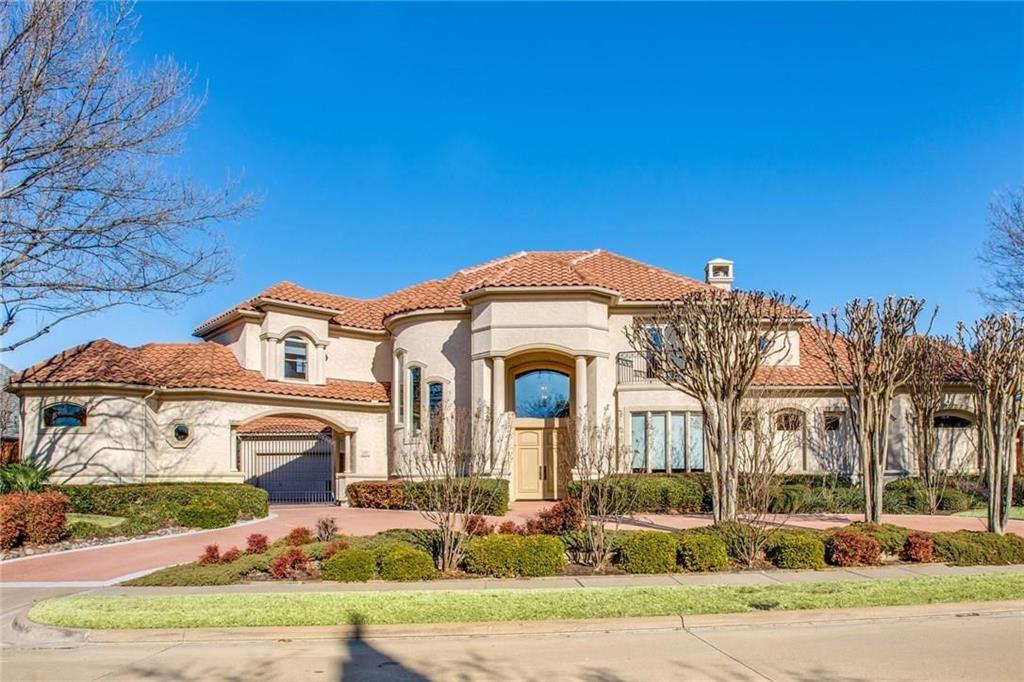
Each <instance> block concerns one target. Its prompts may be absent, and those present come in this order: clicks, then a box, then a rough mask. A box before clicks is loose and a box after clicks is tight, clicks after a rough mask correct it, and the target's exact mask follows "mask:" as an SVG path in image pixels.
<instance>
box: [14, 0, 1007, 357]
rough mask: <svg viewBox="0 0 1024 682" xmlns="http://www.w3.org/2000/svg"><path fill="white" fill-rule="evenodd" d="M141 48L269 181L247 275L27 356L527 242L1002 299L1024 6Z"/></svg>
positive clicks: (836, 294) (259, 187)
mask: <svg viewBox="0 0 1024 682" xmlns="http://www.w3.org/2000/svg"><path fill="white" fill-rule="evenodd" d="M139 13H140V15H141V31H142V38H141V40H140V41H139V43H138V44H137V45H136V46H135V48H134V53H135V55H136V57H137V58H138V59H140V60H146V59H150V58H152V57H154V56H157V55H166V54H173V55H174V57H175V58H176V59H177V60H178V61H179V62H181V63H183V64H186V65H188V66H190V67H192V68H194V69H195V70H196V72H197V77H198V78H197V81H198V86H199V87H202V86H204V85H205V86H206V87H207V88H208V93H209V101H208V104H207V106H206V109H205V110H204V111H203V113H202V115H201V117H200V119H199V121H198V125H197V126H196V128H195V129H194V130H193V131H192V133H191V135H190V138H189V142H188V151H187V153H186V155H185V156H184V157H183V158H182V159H181V162H180V163H181V165H182V166H183V167H184V168H185V169H186V170H187V171H188V172H190V173H191V174H193V175H195V176H196V177H198V178H200V179H202V180H204V181H206V182H209V183H210V184H219V183H220V182H222V181H223V179H224V178H225V177H226V176H227V174H228V173H229V172H231V173H238V172H240V171H244V173H245V185H246V187H247V188H248V189H250V190H252V191H255V192H257V193H259V194H260V195H262V197H263V201H262V206H261V208H260V210H259V212H258V213H257V214H256V215H255V216H254V217H252V218H251V219H249V220H246V221H245V222H244V223H242V224H239V225H237V226H232V227H229V228H228V235H229V239H230V242H231V244H232V248H233V251H234V254H235V256H236V263H237V272H236V276H235V278H234V279H233V280H232V281H231V282H230V283H226V284H224V285H222V286H219V287H217V288H215V289H213V290H211V291H210V292H208V293H207V294H206V295H204V296H201V297H197V298H195V299H193V300H190V301H187V302H186V303H185V304H184V305H183V306H182V307H180V308H179V309H177V310H174V311H170V312H163V311H152V310H130V309H121V310H115V311H110V312H107V313H104V314H102V315H97V316H95V317H92V318H89V319H84V320H79V321H76V322H73V323H69V324H65V325H63V326H61V327H58V328H57V329H56V330H55V331H53V332H52V333H51V334H50V335H49V336H47V337H45V338H43V339H41V340H39V341H37V342H35V343H32V344H30V345H28V346H26V347H23V348H22V349H20V350H18V351H16V352H14V353H9V354H8V355H7V357H6V358H5V359H4V362H5V363H6V364H8V365H11V366H13V367H16V368H21V367H24V366H26V365H28V364H30V363H32V362H35V361H37V360H40V359H42V358H44V357H47V356H49V355H51V354H52V353H54V352H57V351H59V350H61V349H63V348H65V347H67V346H70V345H73V344H76V343H80V342H83V341H87V340H89V339H93V338H98V337H107V338H111V339H113V340H115V341H118V342H120V343H125V344H129V345H135V344H139V343H144V342H146V341H163V340H188V339H189V338H190V337H189V334H190V331H191V329H192V328H193V327H194V326H195V324H197V323H199V322H201V321H202V320H204V319H206V318H207V317H209V316H211V315H213V314H214V313H216V312H219V311H220V310H222V309H224V308H226V307H228V306H230V305H233V304H234V303H236V302H238V301H239V300H242V299H243V298H246V297H248V296H251V295H253V294H255V293H257V292H259V291H260V290H261V289H263V288H265V287H266V286H268V285H270V284H272V283H273V282H276V281H279V280H283V279H288V280H292V281H295V282H298V283H300V284H302V285H304V286H307V287H309V288H313V289H320V290H326V291H332V292H336V293H341V294H347V295H353V296H361V297H371V296H376V295H379V294H382V293H385V292H387V291H391V290H394V289H396V288H399V287H402V286H405V285H408V284H411V283H414V282H418V281H421V280H424V279H429V278H432V277H439V276H443V275H445V274H448V273H449V272H451V271H453V270H456V269H459V268H461V267H464V266H468V265H471V264H475V263H478V262H481V261H484V260H488V259H490V258H494V257H497V256H501V255H504V254H507V253H511V252H514V251H518V250H522V249H527V250H531V249H588V248H604V249H609V250H612V251H616V252H619V253H622V254H625V255H628V256H631V257H634V258H638V259H640V260H645V261H648V262H651V263H654V264H657V265H659V266H663V267H666V268H669V269H672V270H675V271H677V272H680V273H683V274H689V275H692V276H700V273H701V269H702V266H703V263H704V262H705V261H706V260H707V259H709V258H712V257H718V256H721V257H726V258H731V259H733V260H735V261H736V276H737V284H738V286H741V287H743V288H776V289H780V290H784V291H787V292H791V293H793V294H797V295H799V296H801V297H806V298H808V299H810V300H811V306H812V310H814V311H821V310H824V309H827V308H829V307H831V306H834V305H839V304H841V303H842V302H844V301H845V300H847V299H849V298H851V297H854V296H869V295H870V296H883V295H885V294H888V293H896V294H916V295H919V296H924V297H925V298H927V299H928V301H929V302H933V303H937V304H939V305H940V307H941V308H942V314H941V316H940V320H939V327H940V329H941V330H942V331H948V330H950V329H951V328H952V326H953V324H954V323H955V321H956V320H957V319H961V318H964V319H969V318H973V317H976V316H978V315H979V314H981V313H982V312H983V310H982V307H981V305H980V304H979V302H978V300H977V297H976V295H975V294H974V293H973V292H972V290H973V289H975V288H977V287H978V286H980V285H981V283H982V274H983V273H982V270H981V267H980V266H979V264H978V263H977V262H976V258H975V257H976V254H977V252H978V249H979V247H980V244H981V241H982V239H983V238H984V233H985V212H986V204H987V202H988V201H989V199H990V197H991V196H992V193H993V191H995V190H997V189H999V188H1003V187H1007V186H1012V185H1019V184H1021V183H1022V182H1024V79H1022V77H1021V74H1022V73H1024V5H1020V4H1016V5H1014V4H1001V5H980V4H970V5H951V4H939V5H931V4H908V5H882V4H866V5H853V4H829V5H817V4H785V5H768V4H755V5H739V4H727V5H693V4H683V5H667V4H649V5H635V4H634V5H613V4H601V5H584V4H566V5H548V4H543V5H542V4H528V5H495V4H487V5H468V4H452V5H427V4H414V5H396V4H385V5H342V4H326V3H322V4H269V3H259V4H243V3H232V4H200V3H190V4H169V3H159V4H143V5H140V6H139Z"/></svg>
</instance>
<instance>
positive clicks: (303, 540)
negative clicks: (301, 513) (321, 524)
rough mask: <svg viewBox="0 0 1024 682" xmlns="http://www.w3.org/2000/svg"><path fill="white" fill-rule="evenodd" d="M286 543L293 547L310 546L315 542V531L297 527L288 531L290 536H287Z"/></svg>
mask: <svg viewBox="0 0 1024 682" xmlns="http://www.w3.org/2000/svg"><path fill="white" fill-rule="evenodd" d="M285 542H287V543H288V544H289V545H291V546H292V547H301V546H302V545H308V544H309V543H311V542H313V531H311V530H310V529H309V528H306V527H305V526H296V527H295V528H292V529H291V530H290V531H288V535H286V536H285Z"/></svg>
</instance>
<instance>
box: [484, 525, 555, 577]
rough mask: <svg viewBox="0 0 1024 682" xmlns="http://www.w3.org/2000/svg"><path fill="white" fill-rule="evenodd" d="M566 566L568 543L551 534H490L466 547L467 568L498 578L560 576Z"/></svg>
mask: <svg viewBox="0 0 1024 682" xmlns="http://www.w3.org/2000/svg"><path fill="white" fill-rule="evenodd" d="M564 569H565V545H564V544H563V543H562V541H561V540H560V539H558V538H556V537H554V536H551V535H527V536H523V535H502V534H498V535H489V536H487V537H482V538H475V539H473V540H472V541H470V543H469V546H468V547H467V548H466V570H468V571H469V572H471V573H477V574H479V575H490V576H495V577H498V578H514V577H517V576H521V575H525V576H544V575H557V574H558V573H561V572H562V571H563V570H564Z"/></svg>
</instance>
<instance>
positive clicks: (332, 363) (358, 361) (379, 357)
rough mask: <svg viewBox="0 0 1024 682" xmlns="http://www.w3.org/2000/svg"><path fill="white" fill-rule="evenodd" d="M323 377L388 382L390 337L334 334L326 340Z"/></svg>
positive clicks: (389, 375) (389, 377)
mask: <svg viewBox="0 0 1024 682" xmlns="http://www.w3.org/2000/svg"><path fill="white" fill-rule="evenodd" d="M327 378H328V379H349V380H352V381H391V339H390V338H388V339H385V338H379V339H374V338H368V337H365V336H353V335H349V334H338V333H335V334H334V335H332V336H331V338H330V340H329V341H328V343H327Z"/></svg>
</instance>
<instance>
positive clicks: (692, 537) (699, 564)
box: [677, 533, 729, 571]
mask: <svg viewBox="0 0 1024 682" xmlns="http://www.w3.org/2000/svg"><path fill="white" fill-rule="evenodd" d="M677 550H678V551H677V558H678V561H679V565H680V566H682V567H683V569H684V570H687V571H721V570H723V569H726V568H729V552H728V551H727V550H726V547H725V541H724V540H722V538H720V537H717V536H715V535H711V534H710V533H683V534H682V535H680V536H679V540H678V548H677Z"/></svg>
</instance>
